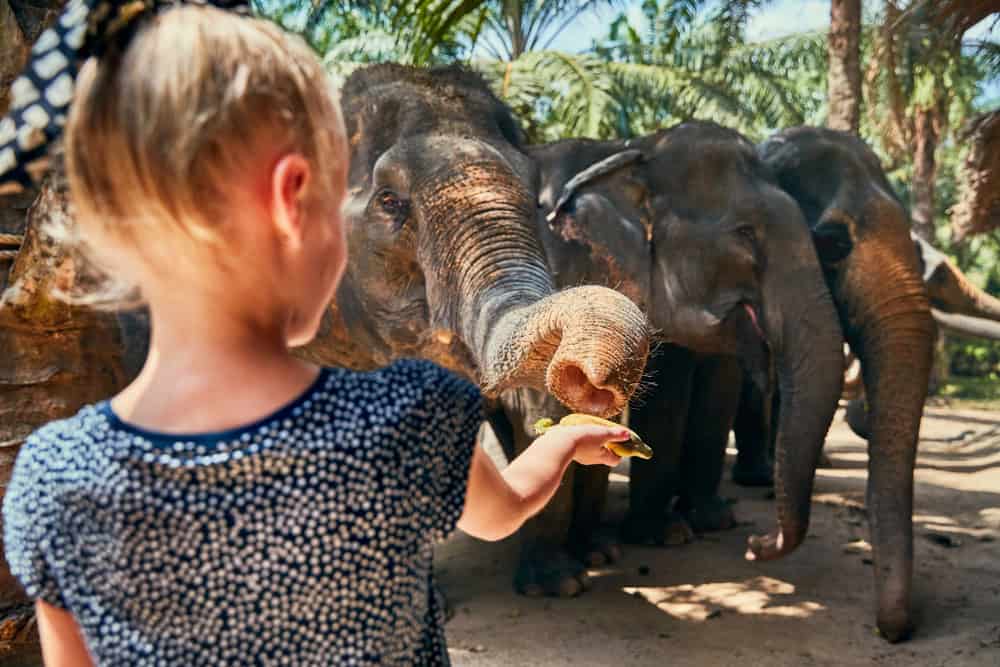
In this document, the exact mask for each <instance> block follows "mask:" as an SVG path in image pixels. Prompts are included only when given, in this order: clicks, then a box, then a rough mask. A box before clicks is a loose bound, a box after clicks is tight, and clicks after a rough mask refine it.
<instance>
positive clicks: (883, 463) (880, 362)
mask: <svg viewBox="0 0 1000 667" xmlns="http://www.w3.org/2000/svg"><path fill="white" fill-rule="evenodd" d="M884 219H885V220H890V219H891V218H888V217H884ZM886 224H888V222H886ZM898 238H904V235H903V234H891V233H888V231H887V230H882V232H881V233H880V234H879V235H878V236H877V237H874V236H873V237H871V238H869V239H867V240H866V241H865V242H863V243H856V244H855V251H854V253H853V254H852V256H851V259H850V265H849V266H848V267H847V270H846V272H845V274H844V288H843V291H842V292H841V293H843V294H850V295H852V296H851V298H850V302H849V303H847V304H846V310H847V312H848V313H849V317H851V318H853V322H854V323H856V325H857V326H855V327H851V329H853V330H854V331H855V335H853V336H852V340H850V341H849V342H850V344H851V347H852V349H854V350H855V351H856V352H857V354H858V357H859V358H860V359H861V366H862V371H863V373H864V382H865V389H866V391H867V399H868V405H869V411H868V415H869V420H870V421H869V429H870V434H869V437H868V490H867V505H868V520H869V525H870V527H871V542H872V551H873V559H874V564H875V588H876V593H877V599H878V612H877V623H878V628H879V630H880V631H881V633H882V634H883V636H884V637H885V638H886V639H888V640H889V641H899V640H902V639H905V638H906V637H907V636H908V635H909V632H910V629H911V622H910V589H911V585H912V577H913V468H914V464H915V463H916V456H917V440H918V437H919V431H920V420H921V418H922V416H923V409H924V401H925V399H926V397H927V387H928V382H929V379H930V371H931V364H932V361H933V344H932V341H933V338H934V321H933V319H932V317H931V310H930V304H929V303H928V300H927V292H926V288H925V286H924V283H923V281H922V279H921V278H920V274H919V271H918V268H917V267H918V263H917V257H916V254H915V252H914V251H913V250H912V244H909V243H903V242H900V243H898V245H893V244H895V243H896V242H895V241H894V239H898ZM886 258H893V259H896V260H897V261H889V262H887V261H886ZM873 267H877V270H873Z"/></svg>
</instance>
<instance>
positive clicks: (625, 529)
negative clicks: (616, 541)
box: [621, 512, 694, 547]
mask: <svg viewBox="0 0 1000 667" xmlns="http://www.w3.org/2000/svg"><path fill="white" fill-rule="evenodd" d="M621 535H622V540H623V541H624V542H625V543H626V544H642V545H646V546H656V547H677V546H681V545H683V544H688V543H690V542H692V541H694V531H693V530H691V526H690V525H689V524H688V522H687V521H686V520H685V519H684V517H683V516H681V515H680V514H678V513H677V512H665V513H662V514H655V515H645V514H631V513H630V514H629V515H628V516H626V517H625V521H624V522H623V523H622V527H621Z"/></svg>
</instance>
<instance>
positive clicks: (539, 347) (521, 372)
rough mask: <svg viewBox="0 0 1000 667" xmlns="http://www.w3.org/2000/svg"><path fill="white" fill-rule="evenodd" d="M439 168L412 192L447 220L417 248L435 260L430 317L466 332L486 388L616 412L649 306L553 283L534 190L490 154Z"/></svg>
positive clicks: (632, 377) (636, 376)
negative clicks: (532, 392)
mask: <svg viewBox="0 0 1000 667" xmlns="http://www.w3.org/2000/svg"><path fill="white" fill-rule="evenodd" d="M443 173H444V174H445V175H443V176H440V177H431V178H429V179H428V180H427V182H426V183H425V184H424V186H423V187H422V188H421V189H420V192H419V195H418V197H419V201H418V203H419V205H420V207H421V209H422V210H425V211H427V212H428V215H429V216H431V217H434V218H436V219H437V220H438V221H439V224H443V225H445V227H444V228H445V229H448V230H449V233H448V234H430V235H427V236H426V237H425V238H426V239H427V240H426V242H425V243H424V244H423V245H422V246H421V249H420V252H421V254H422V257H421V264H422V265H423V266H425V267H432V268H433V270H431V271H428V272H427V274H426V279H427V294H428V301H429V303H430V304H431V311H432V312H431V319H432V324H433V326H435V327H442V328H449V329H451V330H454V331H457V332H458V333H459V334H460V335H461V336H462V339H463V340H464V341H465V342H466V344H467V345H468V347H469V349H470V351H471V353H472V356H473V358H474V360H475V362H476V365H477V367H478V373H479V381H480V384H481V386H482V388H483V390H484V393H486V394H487V395H491V396H493V395H496V394H498V393H499V392H500V391H502V390H504V389H507V388H510V387H514V386H529V387H533V388H538V389H543V388H544V389H545V390H547V391H549V392H550V393H552V394H553V395H554V396H555V397H556V398H558V399H559V400H560V401H561V402H563V403H564V404H566V405H567V406H568V407H569V408H570V409H572V410H575V411H580V412H588V413H591V414H597V415H601V416H612V415H615V414H617V413H619V412H621V410H622V409H623V408H624V406H625V405H626V403H627V402H628V399H629V398H630V397H631V395H632V393H633V392H634V390H635V388H636V387H637V386H638V383H639V380H640V379H641V376H642V371H643V367H644V365H645V359H646V356H647V354H648V352H649V331H648V327H647V323H646V319H645V316H644V315H643V314H642V312H641V311H640V310H639V309H638V307H637V306H636V305H635V304H633V303H632V302H631V301H629V300H628V299H627V298H625V297H624V296H622V295H620V294H618V293H617V292H615V291H613V290H610V289H606V288H601V287H578V288H574V289H570V290H566V291H564V292H560V293H555V289H554V286H553V283H552V278H551V276H550V273H549V271H548V267H547V265H546V262H545V257H544V254H543V252H542V249H541V246H540V244H539V242H538V240H537V238H536V236H535V232H534V230H535V226H534V225H535V220H534V218H535V215H536V207H535V203H534V198H533V197H532V196H530V194H529V193H528V191H527V189H526V188H525V187H524V185H523V184H522V181H521V179H520V178H518V177H517V176H516V175H515V174H514V173H513V172H512V171H511V170H509V169H506V168H504V166H503V165H502V164H498V162H496V161H489V162H480V163H472V164H467V165H465V166H464V167H463V168H462V169H460V170H457V171H455V170H451V171H450V172H443ZM448 294H457V298H449V297H448V296H447V295H448Z"/></svg>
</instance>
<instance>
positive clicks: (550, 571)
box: [503, 389, 589, 597]
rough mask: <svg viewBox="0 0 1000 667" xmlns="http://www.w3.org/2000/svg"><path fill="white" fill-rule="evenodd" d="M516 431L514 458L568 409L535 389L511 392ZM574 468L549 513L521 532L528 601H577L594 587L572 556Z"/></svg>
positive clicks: (520, 579)
mask: <svg viewBox="0 0 1000 667" xmlns="http://www.w3.org/2000/svg"><path fill="white" fill-rule="evenodd" d="M503 403H504V408H505V411H506V413H507V421H508V422H509V424H510V425H511V433H512V435H513V443H514V452H515V454H518V455H519V454H520V453H521V452H523V451H524V450H525V449H527V447H528V446H529V445H530V444H531V443H532V442H533V441H534V439H535V434H534V432H533V428H532V426H533V425H534V423H535V422H536V421H537V420H538V419H540V418H541V417H553V418H555V419H559V418H560V417H561V416H562V415H564V414H566V410H565V408H563V407H562V406H561V405H559V403H558V401H556V400H555V399H554V398H552V397H551V396H549V395H547V394H544V393H542V392H539V391H534V390H530V389H518V390H516V391H511V392H507V393H505V394H504V397H503ZM578 468H579V466H577V465H576V464H571V465H570V467H569V468H568V469H567V471H566V475H565V476H564V477H563V482H562V484H560V485H559V489H558V490H557V491H556V493H555V495H554V496H553V497H552V499H551V500H550V501H549V503H548V504H547V505H546V506H545V508H544V509H543V510H542V511H541V512H539V513H538V514H537V515H535V516H534V517H533V518H531V519H530V520H528V521H527V522H525V524H524V526H523V527H522V528H521V531H520V533H521V534H520V537H521V554H520V558H519V560H518V564H517V571H516V573H515V575H514V589H515V590H516V591H517V592H518V593H521V594H523V595H531V596H538V595H551V596H558V597H574V596H576V595H579V594H580V593H582V592H583V591H584V590H586V588H588V587H589V580H588V578H587V573H586V569H585V567H584V564H583V562H582V561H580V559H579V558H577V557H575V556H574V555H572V554H571V553H570V550H569V535H570V524H571V522H572V519H573V495H574V494H573V490H574V489H573V487H574V476H575V474H576V472H577V469H578Z"/></svg>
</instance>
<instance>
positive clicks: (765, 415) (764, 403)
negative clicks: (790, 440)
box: [733, 373, 774, 486]
mask: <svg viewBox="0 0 1000 667" xmlns="http://www.w3.org/2000/svg"><path fill="white" fill-rule="evenodd" d="M773 393H774V392H773V390H772V389H770V388H768V390H767V391H764V390H762V389H761V388H760V387H759V386H757V384H756V383H754V382H753V380H751V379H750V377H749V376H748V375H747V374H745V373H744V374H743V386H742V390H741V394H740V404H739V409H738V410H737V412H736V418H735V419H734V421H733V433H734V434H735V436H736V464H735V465H734V466H733V482H735V483H736V484H739V485H740V486H773V485H774V463H773V462H772V459H771V453H772V452H773V451H774V429H773V428H772V424H773V423H774V422H773V421H772V411H771V408H772V404H771V399H772V394H773Z"/></svg>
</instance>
